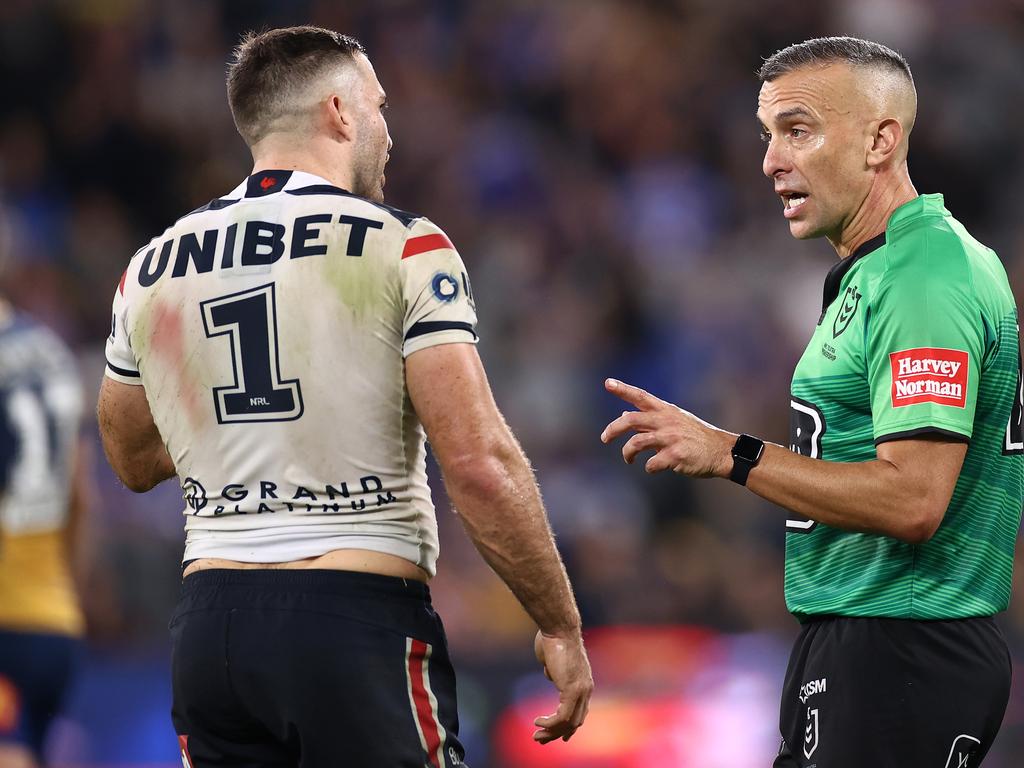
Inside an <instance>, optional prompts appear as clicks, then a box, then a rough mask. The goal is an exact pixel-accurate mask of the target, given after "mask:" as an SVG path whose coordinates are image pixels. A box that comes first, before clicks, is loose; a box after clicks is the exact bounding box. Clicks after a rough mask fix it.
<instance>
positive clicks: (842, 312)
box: [786, 195, 1024, 620]
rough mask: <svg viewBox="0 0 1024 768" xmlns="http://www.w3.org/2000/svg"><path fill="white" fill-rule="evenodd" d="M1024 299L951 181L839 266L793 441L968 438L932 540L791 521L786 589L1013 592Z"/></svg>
mask: <svg viewBox="0 0 1024 768" xmlns="http://www.w3.org/2000/svg"><path fill="white" fill-rule="evenodd" d="M1021 414H1022V405H1021V378H1020V347H1019V343H1018V329H1017V311H1016V307H1015V304H1014V299H1013V295H1012V293H1011V292H1010V286H1009V284H1008V282H1007V279H1006V272H1005V271H1004V269H1003V266H1002V264H1001V263H1000V262H999V259H998V258H997V256H996V255H995V253H993V252H992V251H991V250H990V249H988V248H986V247H985V246H983V245H982V244H981V243H979V242H978V241H977V240H975V239H974V238H973V237H971V236H970V235H969V234H968V233H967V231H966V230H965V229H964V227H963V225H962V224H960V222H958V221H957V220H956V219H954V218H953V217H952V216H951V215H950V213H949V211H947V210H946V209H945V207H944V206H943V201H942V196H941V195H922V196H921V197H918V198H916V199H914V200H911V201H910V202H909V203H906V204H905V205H902V206H900V207H899V208H898V209H896V211H895V212H894V213H893V214H892V217H891V218H890V219H889V223H888V226H887V227H886V230H885V232H884V233H883V234H882V235H879V236H878V237H876V238H875V239H873V240H871V241H869V242H867V243H865V244H864V245H863V246H861V247H860V248H859V249H858V250H857V251H856V252H855V253H854V254H852V255H851V256H849V257H848V258H846V259H843V260H842V261H841V262H840V263H839V264H837V265H836V266H835V267H834V268H833V269H832V271H831V272H829V275H828V278H827V279H826V281H825V296H824V301H823V310H822V314H821V318H820V319H819V321H818V326H817V328H816V329H815V331H814V335H813V336H812V337H811V341H810V344H808V346H807V349H806V351H805V352H804V354H803V356H802V357H801V358H800V362H799V363H798V364H797V367H796V371H795V372H794V374H793V386H792V401H791V419H790V447H791V448H792V449H793V450H794V451H796V452H798V453H800V454H803V455H805V456H810V457H812V458H818V459H824V460H826V461H843V462H857V461H870V460H872V459H874V458H876V456H875V446H877V445H878V444H879V443H882V442H885V441H887V440H897V439H900V438H905V437H913V436H915V435H921V434H925V433H938V434H942V435H947V436H949V437H952V438H954V439H959V440H964V441H966V442H968V444H969V445H968V449H967V455H966V458H965V459H964V465H963V469H962V470H961V472H960V477H959V479H958V481H957V484H956V488H955V490H954V492H953V498H952V500H951V501H950V504H949V508H948V509H947V510H946V514H945V517H944V518H943V521H942V524H941V526H939V529H938V531H937V532H936V534H935V535H934V536H933V537H932V538H931V539H930V540H929V541H927V542H925V543H923V544H916V545H914V544H905V543H903V542H901V541H898V540H896V539H893V538H889V537H887V536H878V535H873V534H865V533H850V532H847V531H842V530H839V529H836V528H831V527H829V526H827V525H824V524H822V523H815V522H812V521H809V520H802V519H790V520H787V521H786V529H787V530H786V603H787V605H788V606H789V609H790V611H792V612H793V613H794V614H795V615H796V616H797V618H799V619H801V620H804V619H806V618H807V617H809V616H811V615H820V614H837V615H842V616H886V617H896V618H910V619H951V618H961V617H967V616H986V615H991V614H993V613H996V612H998V611H1001V610H1003V609H1005V608H1006V605H1007V603H1008V601H1009V596H1010V578H1011V575H1012V569H1013V548H1014V542H1015V540H1016V535H1017V527H1018V525H1019V524H1020V517H1021V503H1022V496H1024V455H1022V454H1024V436H1022V427H1021Z"/></svg>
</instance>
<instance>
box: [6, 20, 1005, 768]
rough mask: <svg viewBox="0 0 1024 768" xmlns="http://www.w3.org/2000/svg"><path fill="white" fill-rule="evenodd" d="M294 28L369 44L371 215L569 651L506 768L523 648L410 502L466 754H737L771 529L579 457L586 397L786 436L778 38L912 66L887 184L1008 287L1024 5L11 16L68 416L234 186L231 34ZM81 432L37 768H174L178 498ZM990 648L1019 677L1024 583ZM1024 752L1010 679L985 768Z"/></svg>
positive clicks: (715, 499)
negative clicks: (566, 696) (69, 351)
mask: <svg viewBox="0 0 1024 768" xmlns="http://www.w3.org/2000/svg"><path fill="white" fill-rule="evenodd" d="M304 22H312V23H318V24H322V25H325V26H329V27H332V28H334V29H338V30H341V31H344V32H347V33H350V34H353V35H355V36H356V37H358V38H359V39H361V40H362V41H363V42H364V43H365V44H366V46H367V48H368V49H369V54H370V56H371V58H372V60H373V62H374V64H375V65H376V68H377V72H378V75H379V77H380V80H381V82H382V83H383V85H384V87H385V88H386V89H387V91H388V94H389V99H390V102H391V104H392V107H391V109H390V111H389V112H388V114H387V118H388V122H389V126H390V129H391V135H392V137H393V139H394V143H395V146H394V150H393V152H392V160H391V163H390V165H389V167H388V185H387V190H386V193H387V198H388V202H389V203H391V204H393V205H395V206H398V207H400V208H404V209H408V210H413V211H416V212H419V213H422V214H425V215H427V216H429V217H430V218H432V219H434V220H435V221H436V222H438V223H439V224H440V225H441V226H443V227H444V228H445V229H446V230H447V232H448V233H449V235H450V236H451V237H452V239H453V241H454V242H455V243H456V244H457V246H458V247H459V250H460V252H461V254H462V255H463V258H464V259H465V261H466V263H467V265H468V267H469V269H470V271H471V274H472V277H473V281H474V290H475V294H476V297H477V303H478V307H479V313H480V329H479V330H480V334H481V344H480V351H481V354H482V356H483V358H484V360H485V363H486V365H487V367H488V370H489V372H490V374H491V377H492V382H493V386H494V389H495V391H496V395H497V399H498V401H499V403H500V405H501V407H502V408H503V409H504V411H505V413H506V415H507V417H508V420H509V421H510V422H511V424H512V426H513V428H514V429H515V431H516V432H517V434H518V435H519V437H520V438H521V440H522V442H523V443H524V445H525V447H526V450H527V452H528V454H529V455H530V457H531V459H532V461H533V463H534V465H535V467H536V470H537V474H538V476H539V479H540V482H541V485H542V489H543V491H544V493H545V498H546V501H547V505H548V510H549V513H550V517H551V520H552V523H553V526H554V528H555V530H556V532H557V534H558V537H559V543H560V546H561V548H562V551H563V553H564V555H565V558H566V561H567V564H568V567H569V570H570V574H571V576H572V578H573V582H574V584H575V587H576V590H577V594H578V597H579V602H580V606H581V609H582V611H583V615H584V618H585V621H586V625H587V627H588V630H589V632H590V638H591V641H590V642H591V653H592V656H593V661H594V669H595V677H596V679H597V683H598V686H599V687H598V694H597V698H596V699H595V701H594V708H593V711H592V714H591V719H590V722H589V724H588V726H587V727H586V728H585V729H583V730H582V731H581V732H580V733H579V734H578V736H577V737H576V739H575V740H574V741H573V742H571V743H570V744H568V745H565V744H560V743H559V744H555V745H552V746H549V747H547V748H540V747H537V746H534V745H533V744H532V743H531V742H530V740H529V733H530V730H531V726H530V725H529V723H528V722H527V720H528V718H531V717H532V716H533V715H534V714H537V713H539V712H540V711H550V709H549V708H550V707H551V697H550V695H549V693H548V691H547V688H546V687H545V685H546V683H545V681H543V679H542V678H540V677H539V675H538V674H537V673H536V672H535V670H534V666H535V665H534V663H533V659H532V653H531V643H530V637H531V632H532V628H531V626H530V624H529V622H528V620H527V619H526V618H525V617H524V615H523V614H522V612H521V611H520V610H519V609H518V608H517V606H516V605H515V603H514V601H513V599H512V598H511V596H510V595H509V593H508V592H507V591H506V590H505V589H504V587H502V586H501V585H500V583H498V582H497V581H496V579H495V578H494V577H493V576H492V575H490V573H489V572H488V571H487V570H486V568H485V566H484V565H483V564H482V562H481V561H480V559H479V558H478V557H477V555H476V554H475V552H474V551H473V549H472V546H471V545H470V543H469V542H468V539H467V538H466V537H465V536H464V535H463V533H462V532H461V530H460V527H459V524H458V522H457V520H456V519H455V517H454V516H453V515H452V514H451V513H450V511H449V509H448V506H447V503H446V501H445V499H444V493H443V488H441V486H440V484H438V483H435V497H436V500H437V502H438V511H439V518H440V524H441V529H442V557H441V562H440V574H439V576H438V577H437V579H436V580H435V581H434V583H433V585H432V589H433V592H434V595H435V601H436V603H437V604H438V605H439V607H440V611H441V613H442V616H443V617H444V619H445V621H446V624H447V628H448V632H449V637H450V642H451V646H452V652H453V655H454V659H455V663H456V666H457V668H458V670H459V672H460V694H461V698H462V710H463V732H464V736H465V741H466V742H467V744H468V747H469V755H470V757H471V760H470V764H471V765H473V766H475V767H476V768H482V767H485V766H493V767H494V768H503V767H504V768H512V767H513V766H514V767H516V768H520V767H521V768H530V767H531V766H560V767H562V768H574V767H575V766H580V767H581V768H582V767H584V766H585V767H586V768H632V767H633V766H641V765H642V766H646V767H648V768H649V767H650V766H684V767H685V766H691V765H692V766H696V765H700V766H703V767H709V766H710V767H713V766H730V767H731V768H736V767H737V766H738V767H739V768H745V767H746V766H758V765H767V764H768V759H769V755H770V754H771V753H772V750H773V749H774V748H775V746H776V745H777V738H776V736H775V733H776V729H775V722H776V713H777V694H778V689H779V686H780V684H781V677H782V672H783V668H784V664H785V659H786V654H787V652H788V646H789V643H790V641H791V639H792V637H793V636H794V635H795V632H796V625H795V622H794V621H793V620H792V619H791V618H790V617H789V616H788V614H787V613H786V611H785V607H784V603H783V599H782V587H781V579H782V546H783V525H782V520H783V516H782V514H781V513H780V512H779V511H778V510H776V509H773V508H772V507H770V506H768V505H766V504H764V503H762V502H760V501H759V500H758V499H757V498H756V497H754V496H753V495H752V494H748V493H746V492H744V491H742V490H740V489H738V488H735V487H733V486H731V485H730V484H728V483H723V482H701V483H697V482H690V481H686V480H682V479H677V478H654V479H652V478H648V477H646V476H645V475H644V473H643V472H642V470H641V469H640V468H639V467H625V466H623V465H622V464H621V460H620V458H619V454H618V451H617V449H614V448H607V447H603V446H602V445H601V444H600V442H599V441H598V439H597V435H598V434H599V432H600V430H601V428H602V427H603V425H604V424H605V423H606V422H607V421H608V419H609V418H610V417H613V416H614V415H615V414H617V412H618V411H619V410H620V407H619V405H618V403H617V402H616V401H615V400H614V399H613V398H611V397H610V396H607V395H606V394H604V392H603V391H602V387H601V381H602V379H603V378H604V377H605V376H606V375H615V376H617V377H619V378H622V379H625V380H627V381H632V382H634V383H637V384H640V385H642V386H644V387H646V388H648V389H650V390H651V391H653V392H655V393H657V394H659V395H661V396H663V397H666V398H668V399H671V400H673V401H675V402H677V403H679V404H681V405H683V406H685V407H687V408H690V409H692V410H694V411H695V412H696V413H698V414H700V415H702V416H704V417H705V418H708V419H709V420H711V421H713V422H714V423H717V424H720V425H722V426H723V427H726V428H730V429H733V430H736V431H739V430H743V431H747V432H751V433H753V434H759V435H762V436H764V437H766V438H768V439H772V440H775V441H778V442H785V441H786V435H787V419H788V408H787V405H788V401H787V393H788V378H789V375H790V373H791V370H792V366H793V364H794V363H795V361H796V358H797V356H798V355H799V353H800V352H801V351H802V349H803V345H804V344H805V342H806V339H807V338H808V335H809V333H810V329H811V327H812V325H813V323H814V321H815V319H816V317H817V314H818V311H819V306H820V296H821V283H822V280H823V278H824V275H825V273H826V271H827V270H828V269H829V267H830V266H831V265H832V264H833V262H834V259H835V254H834V252H833V251H832V250H831V249H830V247H829V246H828V244H827V243H825V242H823V241H814V242H808V243H798V242H796V241H793V240H791V239H790V237H789V235H788V230H787V227H786V225H785V222H784V220H783V219H782V215H781V213H782V211H781V204H780V203H779V201H778V199H777V198H775V196H774V195H773V194H772V191H771V186H770V184H769V183H768V182H767V181H766V180H765V179H764V178H763V176H762V175H761V170H760V167H761V155H762V151H763V147H762V145H761V144H760V142H759V140H758V127H757V124H756V121H755V119H754V110H755V108H756V95H757V89H758V83H757V81H756V78H755V76H754V72H755V71H756V69H757V67H758V66H759V62H760V61H761V58H762V57H763V56H767V55H768V54H770V53H772V52H774V51H775V50H776V49H778V48H780V47H782V46H784V45H786V44H789V43H791V42H795V41H799V40H801V39H804V38H807V37H812V36H818V35H822V34H843V33H849V34H857V35H860V36H865V37H869V38H873V39H877V40H880V41H882V42H886V43H888V44H890V45H893V46H895V47H897V48H899V49H900V50H901V51H902V52H904V53H905V54H906V55H907V57H908V58H909V60H910V62H911V65H912V67H913V70H914V73H915V76H916V79H917V84H918V89H919V94H920V102H921V105H920V114H919V117H918V122H917V127H916V128H915V130H914V135H913V141H912V150H911V158H910V165H911V175H912V177H913V179H914V181H915V183H916V185H917V188H918V190H919V191H921V192H936V191H941V192H944V193H945V195H946V201H947V204H948V207H949V208H950V209H951V210H952V211H953V212H954V214H955V215H956V216H957V217H958V218H960V219H961V220H962V221H964V222H965V223H966V224H967V226H968V227H969V228H970V229H971V230H972V232H974V233H975V234H976V235H977V236H978V237H979V238H980V239H982V240H983V241H984V242H986V243H987V244H989V245H991V246H992V247H994V248H995V249H996V250H997V251H998V252H999V253H1000V255H1001V256H1002V258H1003V261H1004V263H1005V265H1006V267H1007V270H1008V272H1009V274H1010V279H1011V282H1012V283H1013V285H1014V288H1015V290H1016V293H1017V296H1018V297H1021V296H1024V217H1022V216H1021V215H1020V211H1021V206H1022V203H1024V200H1022V195H1021V192H1020V190H1021V189H1024V163H1022V160H1024V142H1022V141H1021V138H1020V137H1021V135H1022V134H1024V78H1021V72H1024V5H1022V4H1021V3H1020V2H1010V1H1009V0H1007V1H1006V2H994V1H992V0H934V2H925V1H924V0H865V1H864V2H852V1H851V2H837V1H835V0H833V1H831V2H814V3H787V2H763V3H748V2H743V0H713V1H712V0H674V1H672V0H662V1H660V2H659V1H655V0H648V1H647V2H626V0H623V1H622V2H611V1H610V0H562V1H552V2H541V1H540V0H519V1H514V0H501V1H500V2H499V1H489V2H469V0H464V1H461V2H460V1H459V0H445V1H443V2H435V3H427V2H411V1H404V0H381V1H378V2H369V1H365V2H364V1H360V2H357V1H355V0H348V1H347V2H340V0H335V1H330V0H296V1H293V2H272V1H271V0H249V1H244V2H243V1H242V0H235V1H229V0H222V1H221V2H213V1H210V2H206V1H202V0H151V1H149V2H146V1H143V0H89V1H85V0H82V1H76V0H65V1H63V2H55V1H49V2H45V1H41V0H5V1H4V2H3V3H2V4H0V83H2V84H3V98H2V99H0V163H2V165H0V174H2V175H0V190H2V192H0V196H2V201H3V207H4V209H5V214H6V220H7V225H8V226H7V227H6V233H7V240H8V245H9V248H8V252H7V256H6V263H5V266H4V270H3V273H2V277H0V284H2V290H3V292H4V293H5V294H6V295H8V296H9V297H10V298H11V299H12V300H13V301H14V302H15V303H16V304H17V305H18V306H20V307H22V308H24V309H26V310H28V311H30V312H32V313H34V314H36V315H37V316H39V317H40V318H41V319H43V320H45V321H46V322H47V323H49V324H50V325H51V326H53V327H54V328H55V329H57V330H58V331H59V333H60V334H61V335H62V336H63V337H64V338H65V339H67V341H68V342H69V343H70V344H71V345H72V346H73V348H74V349H75V351H76V352H77V355H78V358H79V361H80V365H81V369H82V372H83V375H84V378H85V380H86V382H87V386H88V388H89V391H88V393H87V395H88V397H89V400H90V402H94V401H95V393H96V390H97V387H98V382H99V380H100V377H101V374H102V366H103V360H102V344H103V340H104V339H105V337H106V334H107V332H108V327H109V307H110V299H111V296H112V292H113V290H114V287H115V285H116V282H117V279H118V277H119V275H120V274H121V271H122V270H123V268H124V265H125V263H126V262H127V260H128V259H129V258H130V256H131V255H132V253H134V251H135V250H136V249H137V248H138V247H139V246H140V245H141V244H142V243H143V242H145V241H146V240H147V239H148V238H149V237H151V236H152V235H153V234H155V233H157V232H159V231H161V230H162V229H163V228H164V227H165V226H166V225H167V224H168V223H170V222H171V221H173V220H174V219H175V218H177V217H178V216H179V215H180V214H181V213H183V212H185V211H188V210H191V209H192V208H194V207H196V206H198V205H201V204H203V203H204V202H206V201H208V200H209V199H211V198H213V197H216V196H218V195H220V194H223V193H225V192H227V191H228V190H230V189H231V188H232V187H234V186H235V184H237V183H238V181H239V180H240V179H241V178H242V177H244V176H245V175H246V173H247V172H248V169H249V167H250V166H249V158H248V154H247V152H246V150H245V147H244V145H243V144H242V142H241V141H240V140H239V138H238V137H237V135H236V134H235V131H234V128H233V125H232V123H231V118H230V115H229V112H228V109H227V106H226V103H225V97H224V84H223V73H224V67H225V60H226V58H227V56H228V52H229V50H230V48H231V47H232V45H233V44H234V42H235V41H236V40H237V37H238V35H239V33H240V32H242V31H243V30H246V29H250V28H254V27H262V26H279V25H288V24H294V23H304ZM84 431H85V434H86V437H87V441H88V443H89V445H90V446H91V456H90V462H91V467H92V472H91V478H92V489H91V495H92V514H91V518H90V521H89V524H88V527H87V542H86V543H87V554H88V562H89V567H88V569H87V574H88V576H87V579H86V583H85V607H86V611H87V614H88V620H89V652H88V659H87V664H86V666H85V669H84V670H83V674H82V676H81V678H80V680H79V682H78V684H77V685H76V687H75V689H74V692H73V694H72V696H71V700H70V702H69V712H68V715H67V716H66V717H64V718H62V719H61V720H60V721H59V723H58V725H57V728H56V730H55V732H54V734H53V736H54V737H53V739H52V743H51V747H52V755H53V758H54V765H55V766H63V767H65V768H67V767H68V766H79V767H82V768H84V767H85V766H143V765H145V766H151V767H156V766H159V767H160V768H164V766H167V767H168V768H170V767H172V766H176V765H177V764H178V757H177V749H176V740H175V739H174V737H173V733H172V731H171V726H170V721H169V716H168V708H169V697H170V694H169V686H168V680H167V669H166V668H167V661H168V655H169V648H168V638H167V632H166V623H167V620H168V618H169V615H170V612H171V609H172V605H173V603H174V600H175V597H176V590H177V584H178V581H179V579H178V574H179V565H178V563H179V559H180V553H181V547H182V534H181V525H182V520H181V515H180V509H181V506H182V504H181V500H180V491H179V489H178V488H177V485H176V483H173V482H169V483H167V484H165V485H164V486H161V487H160V488H159V489H157V490H156V491H153V492H151V493H149V494H147V495H145V496H135V495H133V494H131V493H129V492H128V491H126V490H125V489H123V488H122V487H120V486H119V484H118V483H117V482H116V480H115V479H114V477H113V475H112V473H111V471H110V470H109V468H108V467H107V465H106V463H105V461H104V460H103V458H102V452H101V450H100V448H99V443H98V438H97V436H96V426H95V422H94V419H92V417H91V416H90V417H89V420H88V421H87V422H86V424H85V425H84ZM435 478H436V472H435ZM1022 574H1024V568H1018V577H1017V580H1018V581H1021V579H1022V576H1021V575H1022ZM1002 624H1003V626H1004V628H1005V630H1006V632H1007V635H1008V637H1009V639H1010V642H1011V646H1012V648H1013V651H1014V654H1015V656H1016V659H1017V664H1018V670H1019V669H1020V666H1019V665H1020V662H1021V660H1024V584H1021V583H1018V584H1017V586H1016V591H1015V595H1014V603H1013V605H1012V606H1011V609H1010V611H1009V612H1008V613H1007V614H1006V615H1005V616H1004V617H1003V619H1002ZM267 663H273V659H268V660H267ZM1019 677H1020V675H1019V674H1018V678H1019ZM538 696H539V697H540V700H539V701H538V699H537V697H538ZM381 737H382V738H386V733H382V734H381ZM1021 754H1024V684H1021V683H1018V684H1017V685H1015V687H1014V693H1013V697H1012V699H1011V702H1010V707H1009V710H1008V712H1007V716H1006V721H1005V724H1004V726H1003V731H1002V734H1001V736H1000V738H999V740H998V742H997V744H996V748H995V750H994V752H993V755H992V757H991V758H990V760H989V762H988V763H987V764H988V765H990V766H992V768H998V767H999V766H1006V767H1008V766H1011V765H1018V764H1019V756H1020V755H1021Z"/></svg>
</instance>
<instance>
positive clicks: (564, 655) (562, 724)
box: [405, 344, 593, 742]
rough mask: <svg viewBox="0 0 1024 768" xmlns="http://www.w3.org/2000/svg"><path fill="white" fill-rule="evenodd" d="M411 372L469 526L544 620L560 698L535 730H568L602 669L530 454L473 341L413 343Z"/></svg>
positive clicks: (547, 656)
mask: <svg viewBox="0 0 1024 768" xmlns="http://www.w3.org/2000/svg"><path fill="white" fill-rule="evenodd" d="M405 376H406V384H407V386H408V390H409V397H410V399H411V400H412V404H413V407H414V408H415V409H416V414H417V416H419V418H420V421H421V422H422V423H423V427H424V428H425V429H426V432H427V438H428V439H429V441H430V446H431V449H432V451H433V453H434V456H435V457H436V459H437V462H438V464H440V466H441V471H442V473H443V474H444V479H445V485H446V487H447V489H448V495H449V496H450V497H451V500H452V503H453V504H454V506H455V508H456V509H457V510H458V512H459V516H460V518H461V520H462V523H463V525H464V526H465V529H466V531H467V532H468V534H469V536H470V538H471V539H472V540H473V543H474V545H475V546H476V548H477V549H478V550H479V552H480V554H481V555H482V556H483V558H484V560H486V561H487V564H488V565H490V566H491V568H493V569H494V571H495V572H496V573H497V574H498V576H499V577H501V579H502V580H503V581H504V582H505V583H506V584H507V585H508V586H509V588H510V589H511V590H512V592H513V594H515V596H516V597H517V598H518V599H519V602H520V603H522V605H523V607H524V608H525V609H526V611H527V613H529V614H530V617H531V618H532V619H533V620H534V621H535V622H536V623H537V626H538V627H539V628H540V634H539V635H538V638H537V646H536V647H537V654H538V658H539V660H540V661H541V663H543V664H544V665H545V671H546V672H547V673H548V676H549V677H550V678H551V680H552V682H554V684H555V685H556V687H557V688H558V690H559V692H560V693H561V697H560V699H561V701H560V706H559V709H558V712H557V713H556V714H555V715H552V716H551V717H548V718H538V720H537V721H535V722H536V724H537V725H538V726H539V727H540V730H539V731H537V732H536V733H535V734H534V738H535V739H537V740H538V741H542V742H543V741H550V740H551V739H554V738H559V737H562V738H568V736H571V735H572V732H573V731H575V729H576V728H578V727H579V725H580V724H581V723H582V722H583V719H584V717H585V716H586V713H587V708H588V703H589V700H590V693H591V691H592V689H593V679H592V677H591V673H590V665H589V663H588V661H587V657H586V652H585V651H584V649H583V641H582V636H581V629H580V615H579V611H578V610H577V608H576V600H575V598H574V597H573V594H572V588H571V587H570V585H569V579H568V577H567V576H566V573H565V568H564V566H563V565H562V560H561V558H560V557H559V555H558V550H557V549H556V547H555V542H554V537H553V536H552V534H551V528H550V527H549V525H548V520H547V515H546V514H545V512H544V505H543V502H542V501H541V497H540V492H539V491H538V489H537V483H536V481H535V480H534V477H533V472H532V470H531V468H530V465H529V462H528V461H527V459H526V456H525V455H524V453H523V451H522V448H520V446H519V443H518V442H517V441H516V439H515V437H514V436H513V434H512V431H511V430H510V429H509V427H508V425H507V424H506V423H505V420H504V418H503V417H502V415H501V413H500V412H499V411H498V407H497V405H496V404H495V402H494V397H493V395H492V394H491V388H490V386H489V385H488V382H487V376H486V374H485V373H484V369H483V365H482V364H481V362H480V357H479V356H478V354H477V351H476V348H475V347H474V346H473V345H472V344H442V345H437V346H432V347H427V348H426V349H421V350H419V351H417V352H413V353H412V354H411V355H409V357H408V358H406V361H405Z"/></svg>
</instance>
